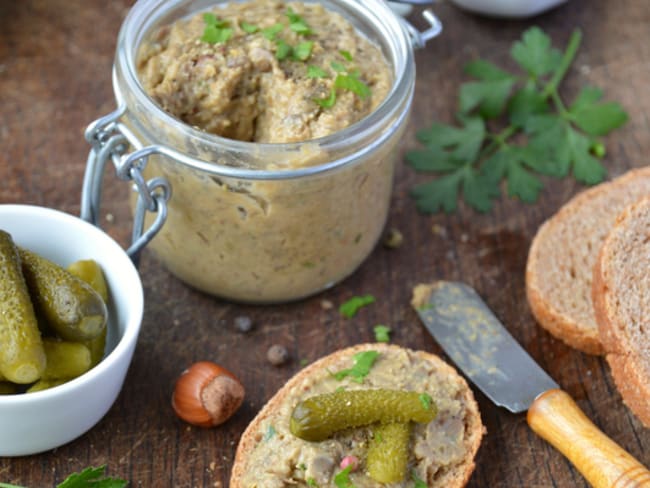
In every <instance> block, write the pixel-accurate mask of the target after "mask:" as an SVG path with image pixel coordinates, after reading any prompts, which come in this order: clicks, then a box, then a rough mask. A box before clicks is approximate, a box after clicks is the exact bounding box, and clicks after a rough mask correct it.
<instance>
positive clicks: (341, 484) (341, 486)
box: [334, 466, 354, 488]
mask: <svg viewBox="0 0 650 488" xmlns="http://www.w3.org/2000/svg"><path fill="white" fill-rule="evenodd" d="M350 471H352V466H348V467H346V468H345V469H344V470H342V471H339V472H338V473H336V475H335V476H334V484H335V485H336V486H337V488H354V485H353V484H352V481H350Z"/></svg>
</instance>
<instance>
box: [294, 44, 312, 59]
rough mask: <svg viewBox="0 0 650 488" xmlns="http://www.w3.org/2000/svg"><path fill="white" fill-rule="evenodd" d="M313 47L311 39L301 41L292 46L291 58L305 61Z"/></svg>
mask: <svg viewBox="0 0 650 488" xmlns="http://www.w3.org/2000/svg"><path fill="white" fill-rule="evenodd" d="M313 47H314V42H313V41H303V42H301V43H299V44H298V45H297V46H295V47H294V48H293V59H295V60H297V61H307V60H308V59H309V57H310V56H311V50H312V48H313Z"/></svg>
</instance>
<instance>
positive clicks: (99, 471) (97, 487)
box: [0, 465, 128, 488]
mask: <svg viewBox="0 0 650 488" xmlns="http://www.w3.org/2000/svg"><path fill="white" fill-rule="evenodd" d="M105 470H106V465H102V466H98V467H96V468H95V467H89V468H86V469H84V470H83V471H81V472H80V473H73V474H71V475H70V476H68V477H67V478H66V479H65V480H63V481H62V482H61V483H59V484H58V485H57V487H56V488H124V487H126V485H127V484H128V483H127V482H126V481H125V480H122V479H119V478H110V477H106V476H104V471H105ZM0 488H23V487H20V486H18V485H11V484H8V483H0Z"/></svg>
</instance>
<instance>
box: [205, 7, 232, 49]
mask: <svg viewBox="0 0 650 488" xmlns="http://www.w3.org/2000/svg"><path fill="white" fill-rule="evenodd" d="M203 22H204V23H205V28H204V29H203V35H202V36H201V40H202V41H203V42H207V43H208V44H223V43H225V42H228V40H229V39H230V38H231V37H232V33H233V30H232V28H231V27H230V23H229V22H228V21H227V20H222V19H220V18H218V17H217V16H216V15H214V14H213V13H210V12H206V13H204V14H203Z"/></svg>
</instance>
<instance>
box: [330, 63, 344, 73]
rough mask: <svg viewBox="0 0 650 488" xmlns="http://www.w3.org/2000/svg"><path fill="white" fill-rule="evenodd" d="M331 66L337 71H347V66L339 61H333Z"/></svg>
mask: <svg viewBox="0 0 650 488" xmlns="http://www.w3.org/2000/svg"><path fill="white" fill-rule="evenodd" d="M330 66H331V67H332V69H333V70H334V71H336V72H337V73H345V72H346V71H347V68H346V67H345V66H343V64H342V63H339V62H338V61H332V62H331V63H330Z"/></svg>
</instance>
